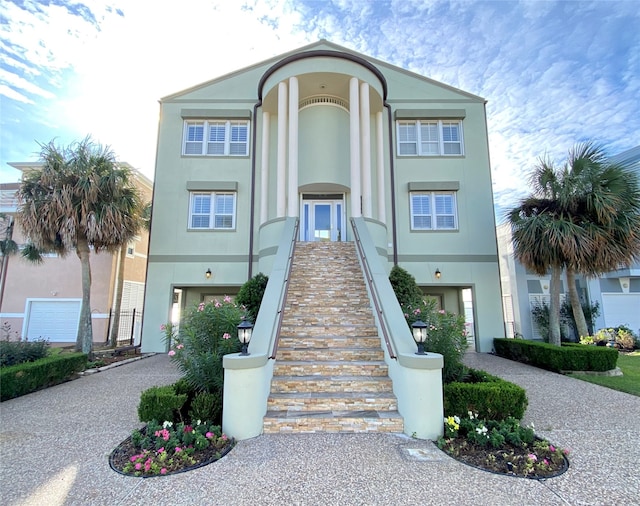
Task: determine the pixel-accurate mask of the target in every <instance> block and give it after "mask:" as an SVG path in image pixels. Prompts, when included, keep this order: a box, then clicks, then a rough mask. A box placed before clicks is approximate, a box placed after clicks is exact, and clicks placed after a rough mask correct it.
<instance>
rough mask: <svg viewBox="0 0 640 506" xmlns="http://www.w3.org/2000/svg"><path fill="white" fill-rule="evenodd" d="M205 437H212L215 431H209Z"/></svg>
mask: <svg viewBox="0 0 640 506" xmlns="http://www.w3.org/2000/svg"><path fill="white" fill-rule="evenodd" d="M204 437H206V438H207V439H211V438H212V437H213V432H207V433H206V434H205V435H204Z"/></svg>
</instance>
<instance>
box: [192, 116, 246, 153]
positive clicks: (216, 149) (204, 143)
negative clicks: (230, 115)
mask: <svg viewBox="0 0 640 506" xmlns="http://www.w3.org/2000/svg"><path fill="white" fill-rule="evenodd" d="M182 154H183V155H194V156H247V155H248V154H249V122H248V121H231V120H198V121H194V120H186V121H185V122H184V139H183V143H182Z"/></svg>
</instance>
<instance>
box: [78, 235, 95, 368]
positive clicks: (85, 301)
mask: <svg viewBox="0 0 640 506" xmlns="http://www.w3.org/2000/svg"><path fill="white" fill-rule="evenodd" d="M76 253H77V255H78V258H79V259H80V266H81V268H82V305H81V306H80V323H79V324H78V335H77V337H76V350H77V351H82V353H86V354H87V355H88V356H89V359H91V358H93V357H92V355H93V327H92V326H91V265H90V263H89V243H88V242H87V240H86V239H85V238H81V239H78V244H77V246H76Z"/></svg>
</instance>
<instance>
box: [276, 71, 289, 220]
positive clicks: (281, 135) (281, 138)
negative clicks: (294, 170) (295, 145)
mask: <svg viewBox="0 0 640 506" xmlns="http://www.w3.org/2000/svg"><path fill="white" fill-rule="evenodd" d="M277 170H278V173H277V176H276V216H277V217H278V218H282V217H284V215H285V210H286V206H285V198H286V189H287V186H286V182H287V83H285V82H282V83H280V84H278V167H277Z"/></svg>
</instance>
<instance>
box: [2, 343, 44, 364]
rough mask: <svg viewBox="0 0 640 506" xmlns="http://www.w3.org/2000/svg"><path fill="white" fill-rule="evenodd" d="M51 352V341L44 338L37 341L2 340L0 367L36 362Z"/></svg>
mask: <svg viewBox="0 0 640 506" xmlns="http://www.w3.org/2000/svg"><path fill="white" fill-rule="evenodd" d="M48 353H49V342H48V341H46V340H44V339H38V340H36V341H27V340H26V339H25V340H20V341H5V340H3V341H0V367H8V366H11V365H17V364H22V363H25V362H34V361H36V360H39V359H41V358H44V357H46V356H47V354H48Z"/></svg>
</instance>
